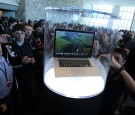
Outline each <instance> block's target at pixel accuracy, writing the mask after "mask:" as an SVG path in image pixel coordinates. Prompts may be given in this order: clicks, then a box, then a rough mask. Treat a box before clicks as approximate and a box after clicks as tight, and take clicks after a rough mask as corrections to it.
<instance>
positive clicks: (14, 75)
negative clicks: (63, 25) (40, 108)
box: [0, 18, 44, 115]
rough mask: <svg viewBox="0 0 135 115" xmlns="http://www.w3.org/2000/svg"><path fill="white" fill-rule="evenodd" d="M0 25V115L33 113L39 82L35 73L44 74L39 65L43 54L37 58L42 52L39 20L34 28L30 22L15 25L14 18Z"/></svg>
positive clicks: (42, 30) (42, 42)
mask: <svg viewBox="0 0 135 115" xmlns="http://www.w3.org/2000/svg"><path fill="white" fill-rule="evenodd" d="M1 21H2V23H1V26H0V29H1V30H0V32H1V34H0V47H1V50H0V51H1V65H0V66H1V71H0V73H1V74H0V76H1V77H0V79H1V80H2V81H1V82H0V86H1V87H0V113H1V114H2V115H3V114H4V115H5V114H7V115H9V112H11V110H13V111H12V112H13V113H14V114H18V115H21V114H23V113H22V112H23V111H24V110H25V111H28V112H32V111H33V110H34V109H33V99H34V89H35V88H34V87H35V84H38V82H39V80H38V79H39V77H40V79H42V78H41V77H42V76H39V74H38V73H42V71H43V69H42V68H43V67H42V66H41V63H39V60H40V61H41V60H42V62H43V53H42V56H40V55H41V53H40V54H39V52H40V51H42V52H43V48H44V28H43V23H42V20H40V21H37V22H36V23H34V24H33V25H32V24H31V23H30V21H29V22H27V23H26V22H24V21H21V22H18V21H16V19H14V18H10V19H8V20H7V18H4V19H2V20H1ZM3 64H4V65H3ZM41 70H42V71H41ZM39 71H40V72H39ZM4 82H5V84H4ZM39 84H40V83H39ZM39 84H38V85H39ZM12 90H13V91H12ZM13 105H14V106H13ZM10 107H12V109H10ZM14 110H16V111H14ZM17 112H20V113H17Z"/></svg>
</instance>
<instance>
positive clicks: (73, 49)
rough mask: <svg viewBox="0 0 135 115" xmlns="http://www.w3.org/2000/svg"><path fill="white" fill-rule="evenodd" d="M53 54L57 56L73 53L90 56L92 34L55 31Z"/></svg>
mask: <svg viewBox="0 0 135 115" xmlns="http://www.w3.org/2000/svg"><path fill="white" fill-rule="evenodd" d="M55 39H56V41H55V42H56V44H55V52H56V53H59V54H65V53H70V54H71V55H72V53H75V54H77V55H79V54H81V55H82V54H83V55H90V54H91V50H92V44H93V34H91V33H84V32H79V31H78V32H73V31H56V38H55Z"/></svg>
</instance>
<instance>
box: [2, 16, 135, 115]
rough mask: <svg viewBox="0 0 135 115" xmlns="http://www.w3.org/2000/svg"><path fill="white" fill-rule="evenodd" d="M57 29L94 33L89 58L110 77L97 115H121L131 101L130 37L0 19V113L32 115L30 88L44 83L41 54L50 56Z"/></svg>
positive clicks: (134, 47) (134, 85)
mask: <svg viewBox="0 0 135 115" xmlns="http://www.w3.org/2000/svg"><path fill="white" fill-rule="evenodd" d="M56 28H61V29H68V30H78V31H80V30H81V31H94V32H95V38H94V44H93V50H92V57H94V58H96V59H98V60H100V62H101V63H102V64H103V66H104V67H105V70H106V71H107V73H108V77H107V81H106V86H105V89H104V92H103V98H102V103H101V109H100V111H99V115H111V114H114V115H120V114H121V113H122V112H121V111H120V110H121V108H122V107H123V105H124V103H125V101H126V99H127V98H128V97H129V96H131V97H132V99H133V100H135V82H134V80H135V72H134V67H135V60H134V59H135V58H134V56H135V41H134V40H133V39H134V32H132V31H127V30H119V31H118V30H112V29H107V28H103V27H90V26H87V25H83V24H75V23H66V22H63V23H55V24H52V25H51V26H49V25H48V23H47V22H45V21H44V20H42V19H41V20H39V21H34V22H32V21H30V20H28V21H27V22H26V21H25V20H21V21H17V20H16V19H15V18H11V17H10V18H4V17H3V18H1V19H0V114H1V115H10V114H9V112H10V113H14V114H17V115H21V114H23V113H22V111H23V110H26V111H28V112H30V111H33V110H34V109H33V105H34V104H33V99H34V95H35V94H34V93H35V92H34V89H35V84H36V88H38V85H40V84H41V83H42V81H40V80H42V77H43V66H44V50H46V49H47V51H48V56H52V55H53V38H54V31H55V29H56ZM44 32H46V34H45V36H44ZM46 42H47V43H46ZM39 79H40V80H39ZM13 105H14V106H13ZM14 110H18V111H19V112H21V113H17V112H16V111H14ZM121 115H122V114H121ZM125 115H126V114H125ZM127 115H128V114H127Z"/></svg>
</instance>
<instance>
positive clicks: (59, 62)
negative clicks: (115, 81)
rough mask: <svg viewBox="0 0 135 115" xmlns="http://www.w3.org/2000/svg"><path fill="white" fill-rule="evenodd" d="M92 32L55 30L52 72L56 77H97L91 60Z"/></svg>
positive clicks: (97, 72) (98, 73)
mask: <svg viewBox="0 0 135 115" xmlns="http://www.w3.org/2000/svg"><path fill="white" fill-rule="evenodd" d="M94 36H95V33H94V32H85V31H76V30H65V29H55V34H54V54H53V61H54V72H55V76H56V77H74V76H98V75H101V74H100V71H99V69H98V67H97V65H96V64H95V62H94V61H93V59H92V58H91V54H92V48H93V42H94Z"/></svg>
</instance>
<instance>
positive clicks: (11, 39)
mask: <svg viewBox="0 0 135 115" xmlns="http://www.w3.org/2000/svg"><path fill="white" fill-rule="evenodd" d="M7 40H8V41H9V42H13V41H15V38H13V37H8V38H7Z"/></svg>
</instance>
